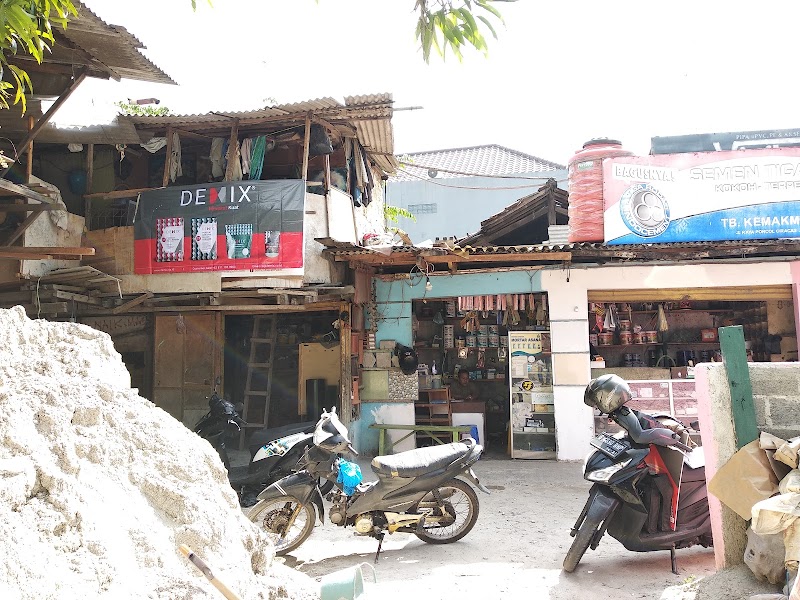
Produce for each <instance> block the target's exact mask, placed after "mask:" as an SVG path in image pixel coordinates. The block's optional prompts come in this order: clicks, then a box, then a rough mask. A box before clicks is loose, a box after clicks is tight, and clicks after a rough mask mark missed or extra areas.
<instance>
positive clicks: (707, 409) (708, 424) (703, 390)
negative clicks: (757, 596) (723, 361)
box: [694, 301, 797, 570]
mask: <svg viewBox="0 0 800 600" xmlns="http://www.w3.org/2000/svg"><path fill="white" fill-rule="evenodd" d="M796 306H797V302H796V301H795V307H796ZM694 377H695V389H696V391H697V417H698V419H699V421H700V435H701V436H702V439H703V453H704V454H705V458H706V481H711V478H712V477H714V475H715V474H716V472H717V465H718V464H719V449H718V448H717V444H716V443H715V442H714V440H716V438H715V437H714V422H713V419H712V416H711V396H710V394H709V386H708V371H707V370H706V369H704V368H703V367H698V368H696V369H695V372H694ZM708 508H709V513H710V516H711V533H712V535H713V536H714V562H715V563H716V567H717V570H720V569H722V568H724V567H725V540H724V538H723V537H722V503H721V502H720V501H719V500H718V499H717V497H716V496H714V495H713V494H709V495H708Z"/></svg>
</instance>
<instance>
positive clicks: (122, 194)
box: [84, 187, 161, 200]
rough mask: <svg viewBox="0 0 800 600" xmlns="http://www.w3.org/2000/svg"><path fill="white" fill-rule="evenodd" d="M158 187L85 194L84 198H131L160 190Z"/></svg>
mask: <svg viewBox="0 0 800 600" xmlns="http://www.w3.org/2000/svg"><path fill="white" fill-rule="evenodd" d="M160 189H161V188H160V187H147V188H134V189H132V190H117V191H114V192H97V193H95V194H86V195H85V196H84V198H91V199H93V200H94V199H100V200H116V199H118V198H133V197H134V196H138V195H139V194H141V193H142V192H151V191H153V190H160Z"/></svg>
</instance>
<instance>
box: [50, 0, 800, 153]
mask: <svg viewBox="0 0 800 600" xmlns="http://www.w3.org/2000/svg"><path fill="white" fill-rule="evenodd" d="M84 2H85V4H86V5H87V6H88V7H89V8H90V9H91V10H92V11H94V12H95V13H96V14H97V15H98V16H99V17H101V18H102V19H104V20H105V21H106V22H108V23H112V24H119V25H124V26H125V27H126V28H127V29H128V30H129V31H130V32H131V33H133V34H134V35H136V36H137V37H138V38H139V39H140V40H141V41H142V42H143V43H144V45H145V46H147V50H145V51H144V53H145V54H146V55H147V56H148V58H150V59H151V60H152V61H153V62H155V63H156V64H157V65H158V66H159V67H161V69H162V70H164V71H165V72H167V73H168V74H169V75H170V76H171V77H172V78H173V79H174V80H175V81H177V82H178V84H179V85H178V86H166V85H154V84H143V83H139V82H131V81H125V80H123V82H120V83H118V82H113V81H87V82H84V83H83V84H82V85H81V87H80V88H79V89H78V91H77V92H76V93H75V94H74V95H73V97H72V98H70V100H69V101H68V103H67V105H65V106H64V108H63V109H62V111H61V114H58V115H57V116H56V119H55V121H56V122H58V123H70V122H71V123H81V124H86V123H90V122H91V121H92V119H93V118H96V117H97V116H98V115H103V114H106V113H108V111H110V110H111V103H112V102H113V101H115V100H122V99H125V98H149V97H156V98H159V99H160V100H161V104H162V105H163V106H168V107H169V108H170V109H171V110H172V112H173V113H175V114H186V113H204V112H209V111H214V110H216V111H226V110H228V111H231V110H252V109H256V108H259V107H261V106H264V105H265V104H268V103H271V102H272V100H273V99H274V100H275V101H277V102H278V103H285V102H296V101H302V100H308V99H311V98H319V97H329V96H330V97H334V98H337V99H339V100H341V99H342V98H343V97H344V96H347V95H357V94H372V93H384V92H390V93H392V94H393V97H394V101H395V107H396V108H402V107H420V106H421V107H423V108H422V109H419V110H409V111H399V112H396V113H395V115H394V118H393V125H394V134H395V150H396V152H397V153H410V152H418V151H425V150H437V149H446V148H458V147H464V146H475V145H482V144H500V145H503V146H507V147H509V148H512V149H515V150H518V151H521V152H525V153H528V154H532V155H534V156H538V157H540V158H544V159H547V160H550V161H553V162H557V163H562V164H566V163H567V162H568V161H569V159H570V157H571V156H572V155H573V154H574V153H575V152H576V151H577V150H578V149H580V147H581V146H582V144H583V143H584V142H585V141H587V140H589V139H591V138H593V137H610V138H614V139H618V140H621V141H622V143H623V145H624V147H625V148H627V149H629V150H632V151H634V152H635V153H636V154H647V153H648V152H649V148H650V138H651V137H652V136H662V135H681V134H690V133H706V132H715V131H746V130H755V129H783V128H797V127H800V114H798V111H797V108H796V106H797V100H796V95H797V92H798V88H800V86H799V85H798V80H797V76H796V74H795V73H794V66H795V63H796V62H797V56H798V52H797V46H796V41H795V37H796V36H795V35H794V34H793V33H792V31H793V26H794V24H796V23H797V22H798V21H800V19H799V17H800V3H798V2H792V1H791V0H785V1H780V2H778V1H770V0H765V1H762V2H759V3H752V2H747V3H745V2H741V3H735V2H723V1H718V0H694V1H685V0H672V1H670V2H661V1H652V0H651V1H650V2H647V1H643V0H638V1H633V0H610V1H607V2H598V1H597V0H595V1H584V0H570V1H549V2H545V1H543V0H517V2H514V3H506V2H500V3H498V4H497V6H498V8H499V9H500V11H501V12H502V14H503V17H504V21H505V24H500V23H498V24H497V27H496V28H497V32H498V39H497V40H493V39H491V38H489V56H488V58H484V56H483V55H482V54H480V53H477V52H466V53H465V56H464V60H463V62H460V63H459V62H458V61H457V60H456V59H455V57H454V56H452V55H449V56H448V57H447V58H446V59H445V60H442V59H441V58H440V57H438V56H437V55H435V54H432V56H431V61H430V64H429V65H428V64H425V62H424V61H423V59H422V52H421V50H420V48H419V44H418V42H417V41H416V40H415V39H414V27H415V25H416V21H415V18H416V17H415V14H414V12H413V8H414V3H415V2H414V0H213V7H211V6H209V5H208V4H207V3H206V2H205V0H198V2H197V4H198V6H197V10H196V11H195V12H193V11H192V8H191V2H190V0H136V1H135V2H130V1H122V0H84ZM87 103H91V106H92V108H91V109H90V110H87V108H86V106H87Z"/></svg>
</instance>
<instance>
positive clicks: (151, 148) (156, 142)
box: [139, 137, 167, 154]
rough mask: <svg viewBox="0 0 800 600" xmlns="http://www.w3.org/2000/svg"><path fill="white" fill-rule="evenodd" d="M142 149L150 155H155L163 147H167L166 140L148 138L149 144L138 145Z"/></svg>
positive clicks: (163, 138)
mask: <svg viewBox="0 0 800 600" xmlns="http://www.w3.org/2000/svg"><path fill="white" fill-rule="evenodd" d="M139 145H140V146H141V147H142V148H144V149H145V150H147V151H148V152H149V153H150V154H155V153H156V152H158V151H159V150H161V149H162V148H163V147H164V146H166V145H167V138H165V137H153V138H150V141H149V142H146V143H144V144H139Z"/></svg>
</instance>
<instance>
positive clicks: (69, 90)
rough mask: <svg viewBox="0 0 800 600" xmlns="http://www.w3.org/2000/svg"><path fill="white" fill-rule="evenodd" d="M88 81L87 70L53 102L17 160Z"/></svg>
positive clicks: (19, 149)
mask: <svg viewBox="0 0 800 600" xmlns="http://www.w3.org/2000/svg"><path fill="white" fill-rule="evenodd" d="M84 79H86V70H85V69H84V70H82V71H81V72H80V74H79V75H78V76H77V77H76V78H75V79H74V80H73V81H72V83H71V84H70V86H69V87H68V88H67V89H66V90H64V91H63V92H62V94H61V95H60V96H59V97H58V98H57V99H56V101H55V102H53V105H52V106H51V107H50V108H49V109H47V112H46V113H44V114H43V115H42V116H41V117H39V120H38V121H36V125H34V126H33V128H32V129H31V130H30V131H29V132H28V135H27V136H26V137H25V139H24V140H22V143H21V144H20V145H19V146H17V160H19V157H20V156H22V154H23V153H24V152H25V151H26V150H27V149H28V147H29V146H30V145H31V144H32V143H33V140H34V138H36V136H37V135H39V132H40V131H41V130H42V128H43V127H44V126H45V125H47V124H48V123H49V122H50V119H52V118H53V115H54V114H56V112H57V111H58V109H59V108H61V106H62V105H63V104H64V102H66V101H67V99H68V98H69V97H70V96H71V95H72V93H73V92H74V91H75V90H76V89H77V88H78V86H79V85H80V84H81V82H83V80H84ZM9 168H10V167H9ZM6 173H8V169H6V170H5V171H3V175H5V174H6Z"/></svg>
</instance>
